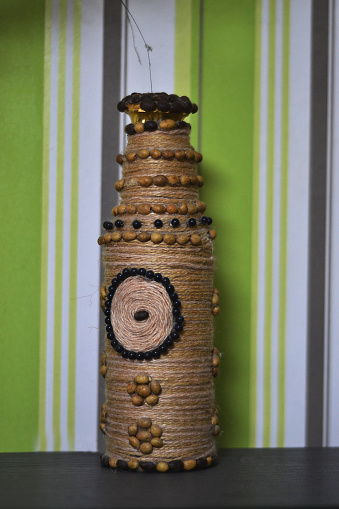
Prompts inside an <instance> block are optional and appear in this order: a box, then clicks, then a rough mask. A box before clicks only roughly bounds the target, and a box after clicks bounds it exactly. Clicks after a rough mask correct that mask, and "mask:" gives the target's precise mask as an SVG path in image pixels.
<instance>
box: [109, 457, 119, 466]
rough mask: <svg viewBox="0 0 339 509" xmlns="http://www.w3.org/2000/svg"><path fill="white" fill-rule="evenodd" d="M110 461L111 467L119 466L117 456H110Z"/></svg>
mask: <svg viewBox="0 0 339 509" xmlns="http://www.w3.org/2000/svg"><path fill="white" fill-rule="evenodd" d="M108 463H109V466H110V467H111V468H117V460H116V459H115V458H110V459H109V460H108Z"/></svg>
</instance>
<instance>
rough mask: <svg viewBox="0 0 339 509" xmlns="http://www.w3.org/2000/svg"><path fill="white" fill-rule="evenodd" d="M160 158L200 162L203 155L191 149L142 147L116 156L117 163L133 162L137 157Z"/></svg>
mask: <svg viewBox="0 0 339 509" xmlns="http://www.w3.org/2000/svg"><path fill="white" fill-rule="evenodd" d="M149 157H150V158H152V159H156V160H158V159H160V158H163V159H165V160H166V161H171V160H172V159H176V160H177V161H180V162H184V161H191V162H194V163H201V161H202V160H203V156H202V154H201V153H200V152H197V151H195V150H192V149H186V150H185V149H179V150H168V149H164V150H158V149H151V150H148V149H147V148H142V149H140V150H138V152H133V151H132V152H127V153H125V154H124V155H123V154H118V155H117V157H116V159H115V160H116V162H117V163H118V164H121V165H122V164H124V161H125V160H126V161H127V162H128V163H133V162H134V161H136V160H137V159H148V158H149Z"/></svg>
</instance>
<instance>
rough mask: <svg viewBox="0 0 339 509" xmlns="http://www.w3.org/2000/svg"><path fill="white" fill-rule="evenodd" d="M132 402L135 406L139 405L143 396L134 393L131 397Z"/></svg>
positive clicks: (141, 403)
mask: <svg viewBox="0 0 339 509" xmlns="http://www.w3.org/2000/svg"><path fill="white" fill-rule="evenodd" d="M132 403H133V405H135V406H141V405H143V404H144V398H142V397H141V396H138V394H135V395H134V396H133V398H132Z"/></svg>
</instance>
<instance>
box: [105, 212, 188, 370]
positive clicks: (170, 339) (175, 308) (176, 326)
mask: <svg viewBox="0 0 339 509" xmlns="http://www.w3.org/2000/svg"><path fill="white" fill-rule="evenodd" d="M159 221H160V220H159ZM134 276H142V277H145V278H147V279H149V280H151V281H155V282H156V283H159V284H161V285H163V286H164V288H165V289H166V291H167V293H168V295H169V297H170V299H171V302H172V313H173V328H172V331H171V333H170V335H169V336H167V337H166V338H165V339H164V340H163V342H162V343H161V344H160V345H159V346H158V347H156V348H155V349H154V350H150V351H148V352H135V351H133V350H127V349H126V348H124V347H123V345H122V344H120V343H119V341H118V339H117V338H116V337H115V334H114V330H113V326H112V323H111V319H110V316H111V306H112V300H113V297H114V294H115V291H116V289H117V288H118V286H119V285H120V283H122V282H123V281H125V280H126V279H127V278H129V277H134ZM106 299H107V300H106V301H105V310H104V314H105V325H106V331H107V339H108V340H109V341H110V342H111V346H112V348H115V351H116V352H117V353H119V354H120V355H121V356H122V357H123V358H124V359H130V360H137V361H143V360H146V361H147V360H151V359H159V358H160V357H161V355H163V354H166V353H167V351H168V348H169V347H171V346H173V343H174V341H177V340H178V339H179V337H180V333H181V332H182V330H183V325H182V324H183V322H184V317H183V316H182V315H181V312H180V307H181V302H180V300H179V299H178V294H177V293H176V292H175V288H174V286H173V285H172V284H171V282H170V280H169V278H168V277H166V276H165V277H163V275H162V274H160V272H156V273H154V272H153V270H151V269H147V270H146V269H145V268H143V267H139V268H137V267H132V268H129V267H125V268H123V269H122V271H121V272H119V273H118V274H117V275H116V277H115V278H113V279H112V281H111V285H110V287H109V293H108V295H107V297H106Z"/></svg>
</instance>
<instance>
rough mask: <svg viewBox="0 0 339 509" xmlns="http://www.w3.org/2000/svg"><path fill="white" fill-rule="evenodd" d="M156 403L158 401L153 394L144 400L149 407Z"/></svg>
mask: <svg viewBox="0 0 339 509" xmlns="http://www.w3.org/2000/svg"><path fill="white" fill-rule="evenodd" d="M158 401H159V398H158V396H156V395H155V394H151V395H150V396H147V398H146V403H147V405H150V406H154V405H157V403H158Z"/></svg>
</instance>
